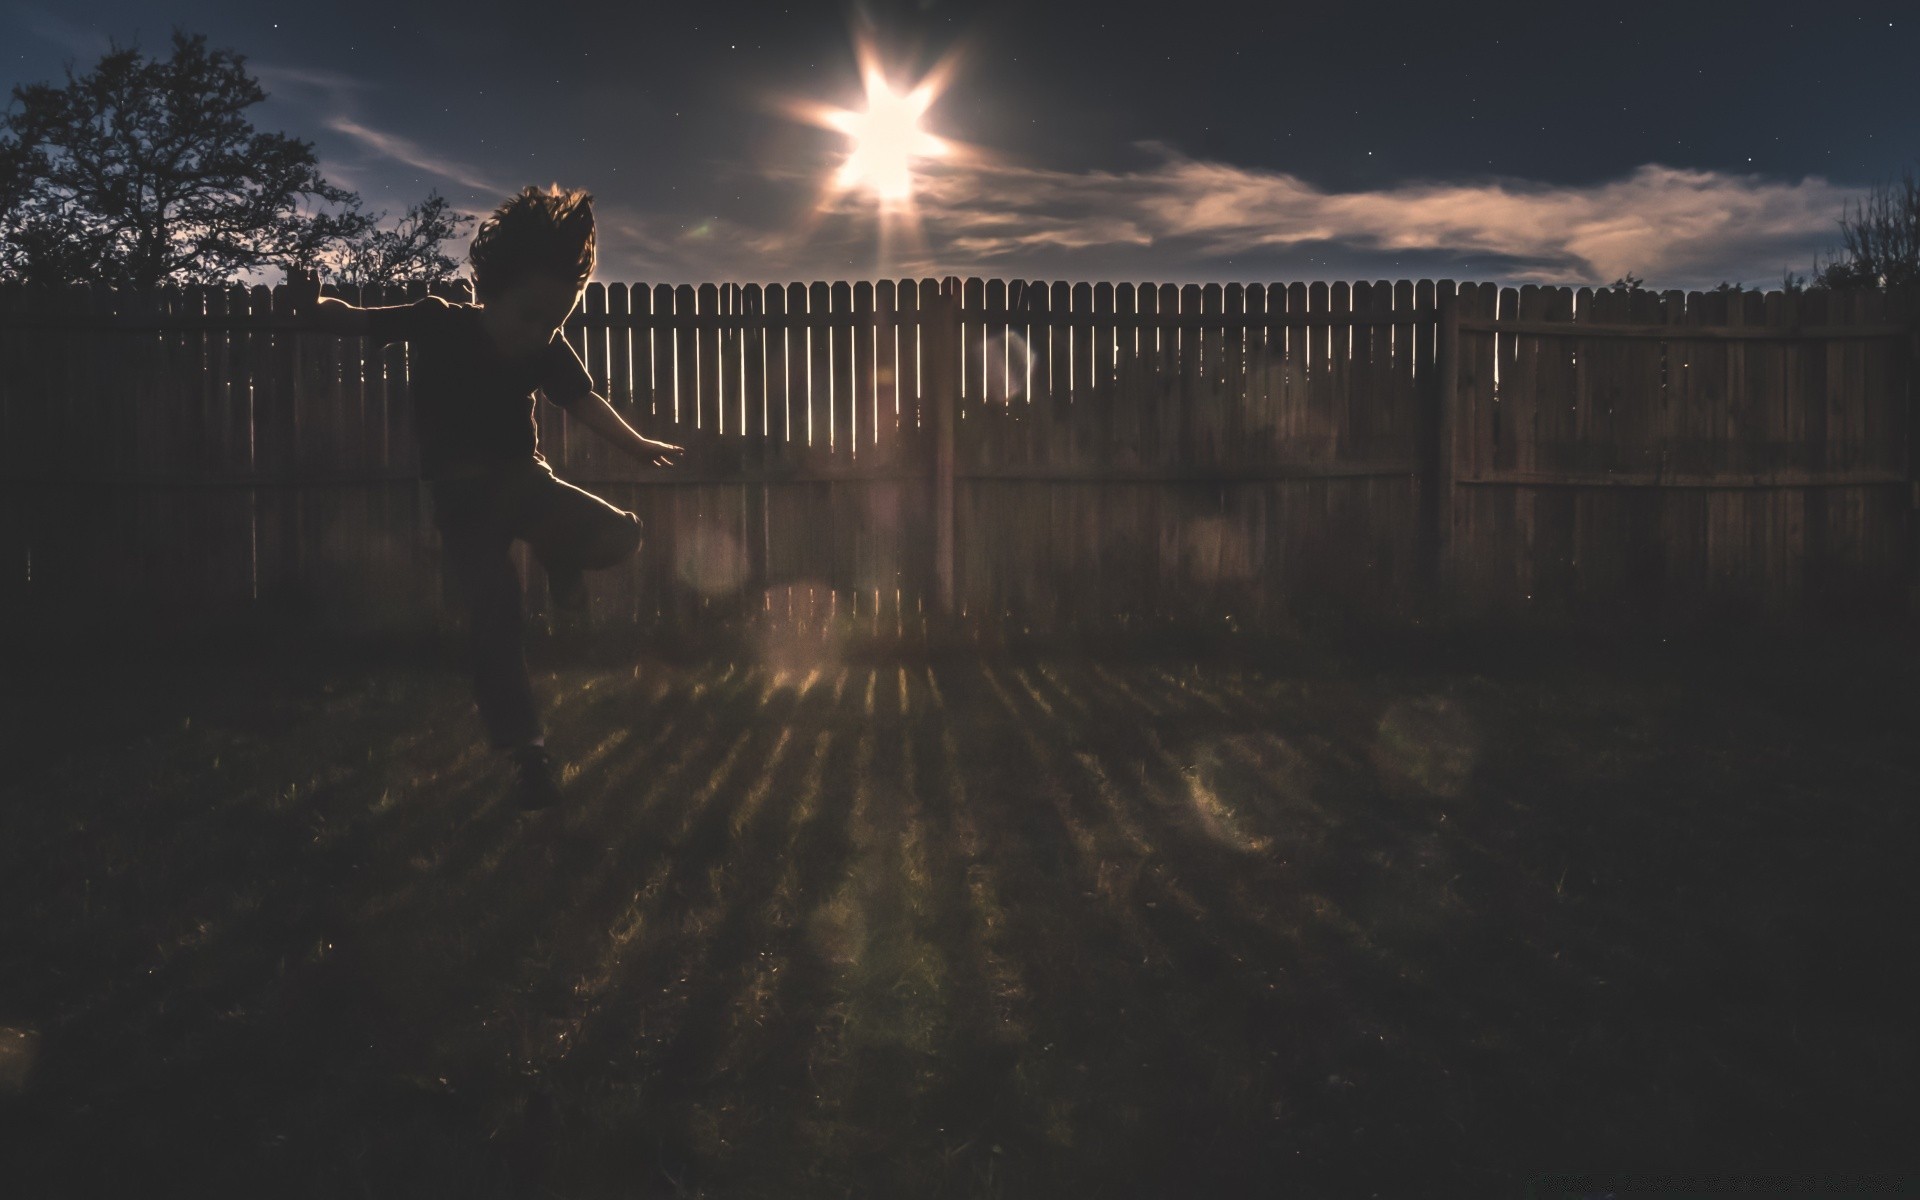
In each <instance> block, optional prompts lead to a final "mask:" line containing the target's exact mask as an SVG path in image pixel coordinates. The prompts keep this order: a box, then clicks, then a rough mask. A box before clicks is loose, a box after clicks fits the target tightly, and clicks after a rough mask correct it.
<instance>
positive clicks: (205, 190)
mask: <svg viewBox="0 0 1920 1200" xmlns="http://www.w3.org/2000/svg"><path fill="white" fill-rule="evenodd" d="M266 98H267V94H266V92H265V91H264V90H263V89H262V88H261V86H260V83H259V81H258V80H257V79H255V78H254V77H253V76H252V75H251V74H250V73H249V72H248V71H247V67H246V59H245V57H244V56H243V55H240V54H238V53H235V52H233V51H231V50H220V49H209V48H208V46H207V40H206V38H205V37H204V36H202V35H189V34H186V33H183V32H180V31H175V32H174V34H173V45H172V53H171V55H170V56H168V57H166V58H164V59H162V58H158V57H149V56H147V55H145V54H143V53H141V51H140V50H139V49H138V48H135V47H122V46H119V45H118V44H113V45H111V46H110V48H109V49H108V52H107V53H106V54H105V55H103V56H102V57H101V58H100V60H99V62H98V63H96V64H95V65H94V67H93V68H92V69H91V70H89V71H87V72H86V73H85V74H75V72H74V69H73V66H72V65H71V64H69V65H68V66H67V68H66V80H65V82H64V83H59V84H54V83H36V84H28V85H21V86H16V87H14V89H13V99H12V103H11V104H10V105H9V106H8V110H7V112H6V114H5V115H4V117H3V118H0V280H13V281H20V282H27V283H42V284H66V283H104V284H109V285H113V286H117V287H135V288H150V287H154V286H156V285H158V284H163V283H227V282H231V281H233V280H236V279H239V278H244V277H247V276H249V275H254V276H257V274H258V273H259V272H262V271H265V270H270V269H274V268H278V269H280V270H282V271H313V270H317V271H320V272H322V273H323V274H324V275H326V276H328V277H329V278H331V279H334V280H336V281H338V282H340V283H345V284H363V285H370V284H395V283H411V282H416V281H423V282H428V283H433V282H439V281H442V280H446V279H450V278H453V277H455V275H456V274H457V273H458V271H459V269H460V264H459V263H457V262H455V261H454V260H453V258H451V257H450V256H448V255H447V254H446V253H445V252H444V250H443V246H444V245H445V244H446V243H447V242H448V241H449V240H451V239H453V238H455V237H457V236H459V235H460V234H461V233H462V232H463V231H464V229H465V228H466V226H468V225H470V224H471V223H472V221H473V218H472V217H469V216H465V215H462V214H460V213H458V212H456V211H454V210H453V208H452V207H451V206H450V205H449V204H448V202H447V200H446V197H444V196H441V195H439V194H438V193H437V192H429V193H428V195H427V196H426V198H425V199H423V200H421V201H420V202H419V203H417V204H414V205H412V206H411V207H409V208H408V209H407V211H406V212H405V213H404V214H402V216H401V217H400V218H399V219H398V221H397V222H389V221H387V220H386V218H387V215H388V214H386V213H372V212H368V211H366V209H365V208H364V207H363V205H362V201H361V198H360V197H359V195H357V194H356V193H354V192H351V191H349V190H347V189H345V188H342V187H338V186H335V185H334V184H332V183H330V182H328V181H327V180H326V179H325V178H324V177H323V176H322V175H321V173H320V170H319V164H318V162H317V160H316V159H315V157H314V151H313V145H312V143H310V142H307V141H303V140H301V139H299V138H296V137H292V136H289V135H287V134H284V133H270V132H262V131H260V130H258V129H255V128H254V126H253V123H252V122H251V121H250V120H249V119H248V117H247V110H248V109H249V108H251V107H253V106H254V105H256V104H259V103H260V102H261V101H263V100H265V99H266Z"/></svg>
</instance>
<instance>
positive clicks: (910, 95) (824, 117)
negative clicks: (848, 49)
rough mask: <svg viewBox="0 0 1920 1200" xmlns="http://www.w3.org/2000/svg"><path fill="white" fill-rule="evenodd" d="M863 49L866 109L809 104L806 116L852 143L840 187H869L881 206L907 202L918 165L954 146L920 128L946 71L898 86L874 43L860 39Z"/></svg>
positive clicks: (837, 183)
mask: <svg viewBox="0 0 1920 1200" xmlns="http://www.w3.org/2000/svg"><path fill="white" fill-rule="evenodd" d="M859 54H860V78H861V83H862V85H863V87H864V90H865V91H866V108H865V110H864V111H854V110H851V109H844V108H828V107H824V106H808V108H807V110H805V111H804V112H803V114H802V115H804V116H806V117H808V118H809V119H811V120H813V121H814V122H816V123H818V124H820V125H824V126H826V127H827V128H829V129H833V130H837V131H839V132H840V133H843V134H845V135H846V136H847V139H848V141H849V142H850V143H851V144H850V145H849V146H848V148H847V156H846V158H845V159H844V160H842V161H841V164H840V169H839V170H838V171H837V172H836V173H835V175H834V185H835V187H836V188H837V189H838V190H839V191H842V192H848V191H855V190H861V191H866V192H868V193H870V194H872V195H873V196H874V197H875V198H876V199H877V200H879V201H880V205H881V207H882V208H903V207H907V206H910V205H911V204H912V201H913V185H914V165H915V164H916V163H918V162H922V161H925V160H928V159H938V158H944V157H946V156H947V155H948V154H949V153H950V152H951V149H952V147H951V146H950V145H949V144H948V143H947V142H946V141H945V140H943V139H941V138H938V137H935V136H934V135H933V134H931V133H928V132H927V131H926V130H925V129H923V128H922V127H921V120H922V119H923V118H924V117H925V116H926V113H927V109H929V108H930V107H932V106H933V102H934V100H935V99H937V98H938V97H939V94H940V88H941V86H942V83H943V81H944V79H945V75H946V72H945V70H944V69H936V70H935V71H934V72H932V73H930V74H929V75H927V76H926V77H925V78H924V79H922V80H920V81H919V82H918V83H916V84H914V85H913V86H912V87H910V88H907V89H905V90H900V89H896V88H895V87H894V86H893V84H892V83H891V82H890V81H889V80H888V79H887V73H886V71H885V70H883V69H882V68H881V66H880V62H879V57H878V54H877V53H876V52H875V51H874V49H873V47H872V46H871V45H870V44H868V43H865V42H863V43H861V44H860V46H859Z"/></svg>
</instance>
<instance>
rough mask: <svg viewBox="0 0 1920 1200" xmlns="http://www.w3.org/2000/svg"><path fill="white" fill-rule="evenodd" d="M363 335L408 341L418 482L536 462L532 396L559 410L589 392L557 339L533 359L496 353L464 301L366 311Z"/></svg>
mask: <svg viewBox="0 0 1920 1200" xmlns="http://www.w3.org/2000/svg"><path fill="white" fill-rule="evenodd" d="M367 335H368V336H369V337H370V338H372V339H373V342H374V344H375V345H380V346H384V345H387V344H388V343H390V342H406V343H407V345H408V351H409V353H408V362H409V374H410V375H411V376H412V395H413V428H414V436H415V440H416V441H417V442H418V443H419V447H420V474H421V476H422V477H423V478H426V479H444V478H455V477H462V476H474V475H480V474H484V473H486V472H488V471H490V470H494V469H497V468H499V467H503V466H510V465H513V464H516V463H526V462H543V461H545V458H544V456H543V455H541V453H540V431H539V427H538V426H537V425H536V424H535V422H534V416H533V404H534V400H533V393H534V392H535V391H536V390H538V391H539V392H541V393H542V394H544V395H545V396H546V398H547V399H548V400H549V401H551V402H552V403H554V404H557V405H559V406H560V407H562V408H567V407H569V406H571V405H573V404H574V403H575V402H576V401H579V400H581V399H583V398H585V397H586V396H588V395H590V394H591V393H592V391H593V378H592V376H590V375H588V374H587V369H586V367H585V366H584V365H583V364H582V363H581V362H580V357H579V355H577V354H575V353H574V352H573V348H572V347H571V346H569V345H567V343H566V340H565V339H564V338H562V337H561V336H560V335H559V334H558V333H555V334H554V335H553V340H552V341H550V342H548V343H547V344H546V345H545V346H544V347H542V348H541V349H540V350H539V351H538V352H536V353H535V354H532V355H529V356H527V357H526V358H508V357H505V356H503V355H501V354H500V353H499V352H498V351H496V350H495V349H494V345H493V340H492V338H490V337H489V336H488V335H487V331H486V329H485V328H483V327H482V326H481V324H480V308H479V306H477V305H473V304H453V303H449V302H447V301H445V300H442V299H440V298H439V297H438V296H429V297H427V298H426V299H424V300H420V301H418V302H417V303H414V304H398V305H394V306H392V307H390V308H370V309H368V310H367Z"/></svg>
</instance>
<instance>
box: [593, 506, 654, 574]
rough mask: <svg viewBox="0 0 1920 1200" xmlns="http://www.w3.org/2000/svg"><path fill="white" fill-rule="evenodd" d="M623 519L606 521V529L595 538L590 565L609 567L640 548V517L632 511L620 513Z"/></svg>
mask: <svg viewBox="0 0 1920 1200" xmlns="http://www.w3.org/2000/svg"><path fill="white" fill-rule="evenodd" d="M621 515H622V517H624V518H625V519H624V520H613V521H609V522H608V523H607V527H606V531H605V532H604V533H602V534H601V536H600V537H599V538H598V539H596V543H597V544H596V545H595V546H594V551H595V553H594V561H592V562H590V563H588V564H587V565H588V566H590V567H610V566H613V565H614V564H615V563H618V562H622V561H624V560H625V559H627V558H628V557H630V556H631V555H633V554H634V552H636V551H637V550H639V549H640V534H641V529H640V518H639V517H638V516H637V515H635V514H633V513H623V514H621Z"/></svg>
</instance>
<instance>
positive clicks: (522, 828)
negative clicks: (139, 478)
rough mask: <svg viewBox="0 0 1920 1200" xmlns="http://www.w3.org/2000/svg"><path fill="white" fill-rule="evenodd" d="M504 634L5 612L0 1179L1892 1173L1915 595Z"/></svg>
mask: <svg viewBox="0 0 1920 1200" xmlns="http://www.w3.org/2000/svg"><path fill="white" fill-rule="evenodd" d="M535 660H536V665H537V666H540V667H542V671H541V674H540V679H541V686H542V687H543V689H545V691H546V693H547V694H548V695H549V696H550V697H551V699H552V702H553V706H554V707H553V714H552V727H553V736H552V739H551V740H552V744H553V745H554V747H555V748H556V750H557V751H558V752H559V753H560V755H561V757H562V758H563V759H565V760H566V761H567V762H569V763H570V764H571V766H570V767H569V769H568V774H569V776H570V778H569V779H568V787H569V789H570V791H571V793H572V797H573V799H572V805H571V807H570V808H569V809H567V810H565V811H560V812H554V813H549V814H545V815H542V816H540V817H538V818H532V819H528V818H521V817H517V816H516V815H515V814H514V813H513V812H512V811H511V806H510V804H509V802H508V795H507V785H508V779H507V777H506V775H505V773H504V772H503V771H502V770H501V769H500V767H499V765H498V764H497V763H496V762H495V761H494V760H492V759H491V758H490V757H489V755H488V753H487V751H486V750H485V748H484V745H483V743H482V741H481V738H480V735H479V727H478V724H477V720H476V718H475V717H474V715H473V713H472V710H471V705H470V702H469V698H468V693H467V690H466V682H465V680H464V678H463V677H462V676H461V675H460V674H459V673H458V672H457V671H456V670H455V669H454V668H453V666H452V665H451V663H450V660H448V659H447V658H446V657H445V654H444V651H441V652H436V651H433V650H431V648H429V649H428V650H424V651H396V650H393V649H392V648H389V649H387V650H384V651H378V652H376V651H373V650H369V649H365V648H361V649H355V648H354V647H352V646H351V645H344V644H329V645H326V646H306V647H303V648H296V649H289V648H287V647H285V646H280V647H279V648H275V647H274V645H273V644H272V643H270V642H261V643H259V644H255V645H249V646H246V647H242V648H240V649H234V648H232V647H228V648H226V649H224V650H220V651H214V650H210V649H209V648H208V647H207V646H205V645H201V646H198V647H196V646H193V645H188V644H184V643H183V644H180V645H177V646H174V647H170V648H156V647H155V646H152V645H143V646H140V647H139V648H137V649H133V648H129V647H128V646H127V645H126V644H125V643H124V642H122V643H121V644H120V645H119V646H118V647H108V646H104V645H103V646H98V647H94V648H93V649H92V650H91V651H89V652H87V653H81V652H78V651H75V650H73V649H72V648H71V647H69V648H65V649H56V648H49V647H40V648H38V649H34V648H25V649H21V650H19V651H18V654H17V656H16V657H15V661H14V666H13V667H12V668H10V669H9V670H8V671H7V672H5V674H4V682H0V691H4V693H5V698H4V703H5V708H4V710H3V711H0V721H3V722H4V725H3V726H0V727H3V728H4V729H5V730H6V753H5V766H4V771H0V1163H3V1164H4V1166H3V1167H0V1171H4V1172H5V1175H6V1177H5V1178H0V1192H5V1193H7V1194H9V1195H20V1196H41V1195H48V1196H53V1195H59V1196H68V1195H107V1194H111V1195H133V1194H156V1195H157V1194H163V1193H164V1194H209V1195H212V1194H219V1195H225V1194H250V1195H257V1196H325V1197H337V1196H386V1195H407V1196H435V1195H447V1196H475V1197H484V1196H516V1197H518V1196H558V1197H613V1196H638V1197H653V1196H661V1197H666V1196H702V1197H716V1198H717V1197H766V1198H776V1197H778V1198H788V1197H814V1196H820V1197H826V1196H858V1197H880V1198H891V1197H915V1198H923V1197H924V1198H939V1197H990V1196H1004V1197H1043V1196H1044V1197H1097V1196H1107V1197H1119V1196H1167V1197H1175V1196H1181V1197H1185V1196H1196V1197H1216V1196H1218V1197H1238V1196H1259V1197H1266V1196H1279V1195H1292V1196H1306V1197H1313V1196H1330V1197H1334V1196H1338V1197H1345V1196H1368V1195H1379V1196H1415V1195H1422V1196H1443V1195H1462V1196H1516V1195H1524V1194H1527V1191H1528V1185H1529V1181H1530V1180H1536V1179H1538V1178H1539V1177H1541V1176H1543V1175H1544V1174H1546V1173H1549V1172H1560V1171H1576V1170H1586V1171H1608V1170H1629V1169H1631V1170H1640V1171H1656V1170H1663V1169H1675V1170H1679V1169H1684V1170H1690V1171H1697V1172H1706V1173H1713V1174H1724V1175H1734V1176H1737V1175H1755V1174H1761V1173H1766V1172H1772V1171H1819V1172H1826V1173H1831V1174H1840V1173H1856V1174H1857V1173H1864V1172H1869V1171H1875V1170H1893V1171H1896V1172H1897V1171H1899V1170H1901V1169H1903V1168H1904V1169H1906V1170H1907V1171H1908V1172H1909V1173H1911V1171H1912V1169H1913V1167H1914V1164H1915V1161H1916V1160H1915V1158H1914V1156H1913V1155H1912V1152H1911V1145H1912V1143H1911V1142H1910V1141H1908V1140H1907V1139H1908V1138H1909V1137H1910V1136H1911V1133H1912V1129H1913V1119H1914V1117H1915V1114H1916V1111H1917V1109H1916V1072H1915V1065H1916V1063H1915V1053H1914V1051H1915V1044H1914V1027H1915V1022H1914V1019H1913V1004H1914V1000H1913V992H1912V989H1911V975H1912V970H1913V963H1914V962H1915V961H1916V959H1915V952H1916V948H1917V946H1916V935H1915V929H1914V925H1913V922H1912V920H1911V915H1912V911H1913V907H1912V901H1911V888H1912V883H1913V878H1914V876H1913V868H1912V858H1913V847H1914V845H1915V841H1914V832H1915V823H1914V816H1913V814H1914V803H1915V799H1916V797H1917V796H1920V786H1916V780H1920V732H1917V731H1920V689H1916V687H1915V686H1914V685H1915V683H1916V682H1917V681H1920V680H1917V679H1916V676H1917V675H1920V672H1916V671H1915V670H1914V668H1913V664H1914V662H1915V645H1914V642H1913V639H1912V638H1911V637H1910V636H1907V635H1885V636H1880V637H1874V636H1867V635H1859V636H1853V637H1849V638H1845V639H1835V638H1827V639H1822V640H1819V641H1816V642H1807V641H1804V640H1799V639H1789V638H1785V637H1781V638H1773V639H1763V638H1760V637H1757V636H1755V637H1749V638H1746V639H1732V640H1727V641H1725V642H1719V643H1715V644H1711V645H1709V644H1703V643H1702V642H1700V641H1699V640H1697V639H1674V640H1673V641H1672V642H1663V641H1661V640H1659V639H1658V638H1653V637H1647V638H1642V639H1639V640H1637V641H1633V642H1617V641H1615V642H1603V641H1584V642H1578V643H1575V642H1570V641H1567V640H1565V639H1552V638H1544V637H1531V638H1530V637H1524V636H1520V635H1513V636H1498V635H1478V636H1469V635H1464V634H1452V635H1442V634H1436V633H1432V632H1421V631H1401V632H1400V633H1397V634H1391V635H1379V636H1360V635H1350V636H1346V637H1343V638H1340V639H1335V640H1312V639H1303V640H1301V641H1299V642H1297V643H1293V644H1286V645H1278V646H1267V647H1264V648H1262V649H1261V651H1260V652H1259V653H1258V654H1247V653H1240V652H1237V651H1235V650H1234V649H1233V648H1232V647H1230V646H1229V647H1221V646H1213V647H1209V648H1207V649H1205V650H1204V651H1195V650H1192V649H1189V650H1185V651H1180V650H1174V649H1171V648H1161V649H1157V650H1149V649H1145V648H1136V649H1134V650H1132V651H1118V650H1108V651H1103V652H1100V653H1097V654H1088V653H1073V654H1068V653H1064V652H1054V653H1047V652H1043V651H1039V650H1033V651H1027V652H1003V653H993V654H969V653H964V652H949V653H942V654H933V655H907V656H894V657H888V656H886V655H858V654H847V653H840V654H828V653H826V652H825V651H824V649H813V650H810V649H808V648H806V647H800V648H791V647H790V648H788V650H787V651H786V652H784V653H782V654H780V655H779V656H777V657H775V658H772V659H768V658H764V657H759V656H756V655H752V654H747V653H714V654H710V655H704V656H695V655H689V654H686V653H681V654H678V655H675V656H673V657H663V656H662V655H660V654H658V653H647V652H644V651H640V650H633V649H622V650H618V651H615V650H612V649H611V648H603V649H602V650H600V651H597V652H593V651H585V650H579V649H577V648H576V650H575V651H573V652H571V653H568V654H566V655H563V656H557V657H556V656H555V655H554V654H550V653H549V652H548V649H547V648H545V647H542V648H537V649H536V651H535ZM1540 1194H1560V1193H1558V1192H1551V1193H1550V1191H1549V1190H1541V1191H1540ZM1836 1194H1838V1193H1836Z"/></svg>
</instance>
